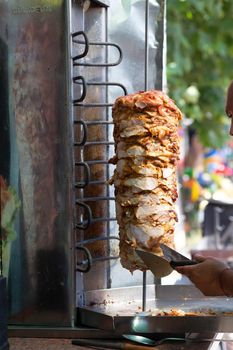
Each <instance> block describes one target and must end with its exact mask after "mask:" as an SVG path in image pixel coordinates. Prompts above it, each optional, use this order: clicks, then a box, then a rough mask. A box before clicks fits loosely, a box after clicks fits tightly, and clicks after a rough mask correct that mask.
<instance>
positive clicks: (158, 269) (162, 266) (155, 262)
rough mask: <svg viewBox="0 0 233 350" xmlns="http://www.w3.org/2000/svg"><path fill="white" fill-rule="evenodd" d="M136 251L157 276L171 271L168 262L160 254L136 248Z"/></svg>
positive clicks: (162, 275)
mask: <svg viewBox="0 0 233 350" xmlns="http://www.w3.org/2000/svg"><path fill="white" fill-rule="evenodd" d="M136 253H137V254H138V255H139V257H140V258H141V259H142V260H143V261H144V263H145V264H146V266H147V267H148V268H149V269H150V271H151V272H152V273H153V274H154V275H155V277H157V278H161V277H164V276H167V275H169V274H170V273H171V272H172V271H173V268H172V267H171V265H170V262H169V261H168V260H166V259H165V258H164V257H162V256H158V255H155V254H153V253H150V252H146V251H143V250H139V249H136Z"/></svg>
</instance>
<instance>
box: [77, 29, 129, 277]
mask: <svg viewBox="0 0 233 350" xmlns="http://www.w3.org/2000/svg"><path fill="white" fill-rule="evenodd" d="M72 41H73V45H78V46H79V47H80V48H82V51H81V53H79V54H77V55H75V56H74V57H73V67H74V68H75V67H84V74H85V67H94V69H97V70H98V69H99V68H100V67H101V68H105V69H106V70H107V69H108V68H109V67H114V66H117V65H118V64H120V62H121V60H122V51H121V49H120V47H119V46H118V45H116V44H113V43H109V42H89V39H88V37H87V35H86V33H85V32H84V31H78V32H75V33H73V34H72ZM90 46H94V47H96V46H98V47H99V48H102V49H103V50H106V61H105V62H103V63H102V62H101V63H99V62H85V61H83V60H82V59H83V58H85V57H88V52H89V48H90ZM109 48H115V49H116V50H117V51H118V54H119V57H118V59H117V60H116V61H115V62H108V61H107V59H108V49H109ZM106 76H107V77H108V74H107V73H106ZM73 85H74V87H76V88H77V90H78V91H79V96H77V95H76V96H74V98H73V106H74V108H76V107H80V108H84V109H86V108H91V109H93V108H98V107H99V108H105V115H106V119H105V120H104V119H100V120H83V119H81V118H80V119H79V120H74V128H75V129H76V128H78V131H77V130H76V132H75V135H77V134H78V135H79V136H80V137H79V140H75V142H74V148H75V149H78V158H80V159H78V160H77V159H75V168H76V169H77V171H78V173H79V174H82V179H81V180H80V178H78V179H77V181H76V182H75V188H76V189H78V190H79V196H78V199H77V198H76V200H75V204H76V223H75V228H76V229H77V230H79V231H80V230H81V231H85V230H88V229H91V227H92V226H93V225H94V224H98V223H106V224H107V226H108V228H107V230H106V232H107V235H106V236H98V237H91V238H89V239H85V238H84V239H82V240H79V241H78V242H77V243H76V251H77V256H76V270H77V271H80V272H88V271H89V270H90V268H91V266H92V264H93V263H94V262H97V261H106V260H113V259H118V258H119V256H118V254H117V255H114V256H112V255H110V254H106V255H105V256H95V257H92V255H91V253H90V250H89V249H88V245H90V244H93V243H95V242H98V241H99V242H101V241H106V242H109V241H110V240H119V237H118V236H116V235H110V234H109V232H110V229H109V223H110V222H111V221H115V220H116V217H115V216H114V217H113V216H112V215H111V214H110V211H109V210H107V211H106V215H104V216H100V217H96V216H95V217H94V216H93V212H92V209H91V205H90V203H91V202H95V203H96V202H103V201H105V202H107V203H109V202H111V201H115V197H114V196H111V195H110V193H109V189H108V186H109V185H108V183H107V181H108V180H109V177H110V170H109V167H110V165H109V163H108V155H109V147H113V146H114V142H113V141H112V140H110V139H109V134H110V133H111V132H110V130H109V127H110V126H111V127H112V126H113V122H112V120H111V117H109V114H110V109H109V107H112V105H113V102H109V101H108V88H109V87H117V88H120V89H121V91H122V94H125V95H126V94H127V90H126V88H125V87H124V85H122V84H120V83H117V82H109V81H100V82H99V81H87V79H86V78H85V77H84V76H82V75H75V76H74V77H73ZM89 87H105V89H106V94H105V100H104V101H103V102H99V101H94V102H91V103H90V102H86V96H87V92H88V88H89ZM99 127H103V128H105V129H106V135H107V137H106V139H103V140H91V141H89V140H88V134H89V132H90V129H92V133H95V130H94V132H93V128H99ZM95 146H96V147H98V146H100V147H104V149H105V151H104V152H103V153H104V155H105V157H106V159H94V160H93V159H88V158H86V157H85V150H86V149H87V148H88V147H95ZM97 165H100V166H104V167H105V168H106V178H105V179H103V180H99V179H98V180H97V179H96V178H92V176H91V174H92V171H91V167H93V166H97ZM88 186H89V187H90V186H101V187H103V188H105V189H106V190H104V191H103V192H106V195H97V196H93V195H91V196H90V195H85V191H84V189H85V188H88ZM101 192H102V191H101ZM108 207H109V204H107V208H108ZM80 253H81V260H80Z"/></svg>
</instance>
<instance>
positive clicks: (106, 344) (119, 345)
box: [72, 339, 158, 350]
mask: <svg viewBox="0 0 233 350" xmlns="http://www.w3.org/2000/svg"><path fill="white" fill-rule="evenodd" d="M72 344H73V345H82V346H91V347H94V348H97V347H100V348H107V349H124V350H148V346H143V345H135V343H134V344H131V343H126V342H124V341H123V342H120V341H114V340H102V339H101V340H100V339H74V340H72ZM153 349H155V350H156V349H158V348H156V347H153Z"/></svg>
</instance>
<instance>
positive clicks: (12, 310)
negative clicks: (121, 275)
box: [0, 0, 74, 326]
mask: <svg viewBox="0 0 233 350" xmlns="http://www.w3.org/2000/svg"><path fill="white" fill-rule="evenodd" d="M68 3H69V2H67V1H64V0H58V1H48V0H39V1H37V3H36V5H35V3H33V1H29V0H20V1H15V0H9V1H1V7H0V11H1V12H0V16H1V19H2V18H3V19H4V21H3V22H2V20H1V25H0V29H1V32H0V38H1V40H4V41H5V44H6V45H7V48H8V61H7V62H6V64H7V66H8V67H7V68H8V84H9V85H8V86H9V90H8V106H9V122H8V130H7V132H9V135H10V148H9V149H10V154H9V158H8V174H9V176H8V177H7V181H8V182H9V183H10V185H11V186H12V187H13V188H14V190H15V191H16V193H17V196H18V197H19V199H20V202H21V205H20V209H19V211H18V213H17V217H16V219H15V222H14V228H15V231H16V234H15V237H14V239H13V240H12V241H10V242H9V244H7V247H5V248H4V249H8V256H7V254H6V255H5V257H6V258H5V259H4V261H3V265H4V267H5V273H7V275H8V276H7V277H8V294H9V295H8V299H9V322H10V324H20V325H21V324H23V325H43V326H56V325H57V326H58V325H59V326H69V325H71V324H72V320H73V317H74V315H73V310H74V281H73V263H72V260H73V252H72V251H73V242H72V217H73V215H72V193H71V190H72V172H73V170H72V159H71V154H72V152H71V151H72V137H71V122H72V121H71V119H70V118H71V115H70V87H69V86H70V64H69V61H70V57H69V49H68V39H69V33H68V29H67V28H68ZM2 4H4V5H5V7H4V8H3V6H2ZM1 118H2V117H1ZM8 259H9V268H8V261H7V260H8Z"/></svg>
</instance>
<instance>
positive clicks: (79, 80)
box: [73, 76, 128, 107]
mask: <svg viewBox="0 0 233 350" xmlns="http://www.w3.org/2000/svg"><path fill="white" fill-rule="evenodd" d="M73 81H74V83H75V84H82V95H81V97H80V98H79V99H75V100H73V105H74V106H83V107H110V106H112V105H113V103H80V102H82V101H83V100H84V99H85V97H86V92H87V86H90V85H92V86H118V87H120V88H121V89H122V90H123V92H124V95H127V93H128V92H127V89H126V87H125V86H124V85H123V84H120V83H115V82H107V81H103V82H86V81H85V78H84V77H82V76H77V77H74V78H73Z"/></svg>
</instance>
